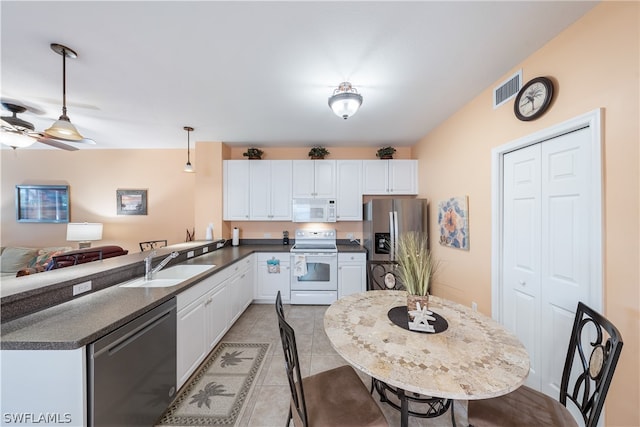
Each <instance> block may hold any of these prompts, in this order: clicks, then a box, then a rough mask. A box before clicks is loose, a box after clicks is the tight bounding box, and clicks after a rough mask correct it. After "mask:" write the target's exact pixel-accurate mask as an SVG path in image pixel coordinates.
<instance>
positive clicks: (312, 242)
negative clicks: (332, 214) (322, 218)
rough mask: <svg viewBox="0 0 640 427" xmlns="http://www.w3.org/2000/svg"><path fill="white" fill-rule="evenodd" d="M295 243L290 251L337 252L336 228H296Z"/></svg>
mask: <svg viewBox="0 0 640 427" xmlns="http://www.w3.org/2000/svg"><path fill="white" fill-rule="evenodd" d="M295 236H296V243H295V244H294V245H293V247H292V248H291V252H300V251H306V252H309V251H317V252H337V251H338V246H337V245H336V230H302V229H298V230H296V234H295Z"/></svg>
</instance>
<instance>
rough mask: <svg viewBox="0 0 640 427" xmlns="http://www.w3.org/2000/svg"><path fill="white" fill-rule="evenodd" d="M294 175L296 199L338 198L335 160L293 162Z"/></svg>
mask: <svg viewBox="0 0 640 427" xmlns="http://www.w3.org/2000/svg"><path fill="white" fill-rule="evenodd" d="M292 175H293V178H292V182H293V190H292V192H293V193H292V195H293V197H294V198H313V199H333V198H335V197H336V161H335V160H293V174H292Z"/></svg>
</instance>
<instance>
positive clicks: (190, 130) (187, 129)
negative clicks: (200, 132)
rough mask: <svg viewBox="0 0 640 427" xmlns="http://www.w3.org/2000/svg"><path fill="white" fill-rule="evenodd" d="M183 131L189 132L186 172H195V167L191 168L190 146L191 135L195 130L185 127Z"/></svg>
mask: <svg viewBox="0 0 640 427" xmlns="http://www.w3.org/2000/svg"><path fill="white" fill-rule="evenodd" d="M183 129H184V130H186V131H187V164H186V165H184V171H185V172H193V166H191V157H190V150H189V145H190V144H189V142H190V141H189V135H190V134H191V132H192V131H193V128H192V127H191V126H185V127H183Z"/></svg>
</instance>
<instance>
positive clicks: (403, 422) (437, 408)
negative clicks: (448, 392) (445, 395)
mask: <svg viewBox="0 0 640 427" xmlns="http://www.w3.org/2000/svg"><path fill="white" fill-rule="evenodd" d="M374 388H375V390H376V391H377V392H378V394H379V395H380V401H381V402H384V403H387V404H388V405H389V406H391V407H392V408H394V409H396V410H398V411H400V426H401V427H407V426H408V425H409V415H411V416H412V417H418V418H435V417H439V416H441V415H443V414H444V413H445V412H447V411H448V410H449V409H451V424H452V425H453V427H456V419H455V415H454V412H453V400H451V399H441V398H438V397H428V396H422V395H420V394H418V393H407V392H405V391H404V390H403V389H401V388H396V387H391V386H390V385H389V384H387V383H385V382H383V381H380V380H377V379H375V378H371V393H373V389H374ZM387 391H389V392H391V393H393V394H394V395H395V396H396V397H397V398H398V400H399V401H400V405H398V404H397V403H395V402H393V401H391V400H389V398H388V397H387ZM409 402H414V403H417V404H419V405H424V409H425V410H424V411H423V412H419V411H414V410H410V409H409Z"/></svg>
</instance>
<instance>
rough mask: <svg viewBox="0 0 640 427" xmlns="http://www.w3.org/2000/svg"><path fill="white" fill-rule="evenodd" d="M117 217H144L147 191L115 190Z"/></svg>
mask: <svg viewBox="0 0 640 427" xmlns="http://www.w3.org/2000/svg"><path fill="white" fill-rule="evenodd" d="M116 198H117V210H118V215H146V214H147V190H116Z"/></svg>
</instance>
